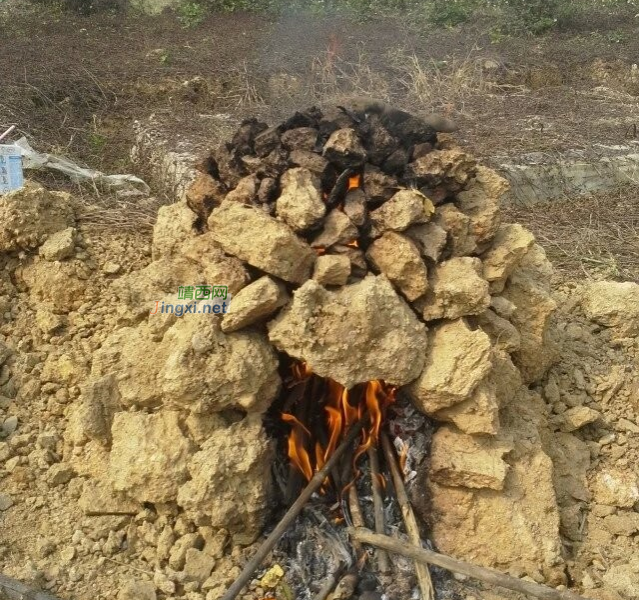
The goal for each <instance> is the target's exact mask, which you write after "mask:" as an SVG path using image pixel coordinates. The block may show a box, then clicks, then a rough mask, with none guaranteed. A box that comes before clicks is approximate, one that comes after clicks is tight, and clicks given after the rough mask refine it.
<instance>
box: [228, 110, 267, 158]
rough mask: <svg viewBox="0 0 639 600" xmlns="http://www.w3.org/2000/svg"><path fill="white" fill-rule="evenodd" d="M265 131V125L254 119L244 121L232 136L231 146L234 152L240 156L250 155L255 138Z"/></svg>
mask: <svg viewBox="0 0 639 600" xmlns="http://www.w3.org/2000/svg"><path fill="white" fill-rule="evenodd" d="M266 129H268V125H267V124H266V123H262V122H261V121H258V120H257V119H255V118H251V119H245V120H244V121H242V123H241V124H240V128H239V129H238V130H237V132H236V133H235V135H234V136H233V139H232V140H231V144H233V147H234V148H235V151H236V152H237V153H238V154H239V155H240V156H244V155H245V154H252V153H253V152H254V144H255V137H256V136H257V135H258V134H260V133H262V132H263V131H265V130H266Z"/></svg>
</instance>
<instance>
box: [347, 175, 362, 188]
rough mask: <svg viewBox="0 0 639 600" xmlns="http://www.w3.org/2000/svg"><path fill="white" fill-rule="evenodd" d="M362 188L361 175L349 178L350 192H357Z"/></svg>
mask: <svg viewBox="0 0 639 600" xmlns="http://www.w3.org/2000/svg"><path fill="white" fill-rule="evenodd" d="M359 187H362V176H361V175H352V176H351V177H349V178H348V190H347V191H349V192H350V191H351V190H356V189H357V188H359Z"/></svg>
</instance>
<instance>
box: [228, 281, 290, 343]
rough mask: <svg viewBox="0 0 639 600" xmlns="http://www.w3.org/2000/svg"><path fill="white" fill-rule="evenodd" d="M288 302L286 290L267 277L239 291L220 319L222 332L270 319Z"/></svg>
mask: <svg viewBox="0 0 639 600" xmlns="http://www.w3.org/2000/svg"><path fill="white" fill-rule="evenodd" d="M288 300H289V297H288V293H287V292H286V288H285V287H284V286H283V285H282V284H281V283H278V282H277V281H274V280H273V279H271V278H270V277H268V276H264V277H260V279H258V280H257V281H254V282H253V283H251V284H249V285H247V286H246V287H245V288H243V289H241V290H240V291H239V292H238V293H237V294H235V296H234V297H233V299H232V300H231V305H230V307H229V310H228V312H227V313H226V315H224V318H223V319H222V331H224V332H225V333H230V332H232V331H237V330H238V329H242V328H244V327H248V326H249V325H252V324H254V323H256V322H258V321H261V320H263V319H266V318H268V317H270V316H271V315H272V314H273V313H274V312H275V311H276V310H277V309H278V308H280V307H281V306H284V305H285V304H286V303H287V302H288Z"/></svg>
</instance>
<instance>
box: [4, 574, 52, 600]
mask: <svg viewBox="0 0 639 600" xmlns="http://www.w3.org/2000/svg"><path fill="white" fill-rule="evenodd" d="M4 596H6V597H7V598H8V599H9V600H22V599H23V598H30V599H32V600H60V598H58V597H57V596H52V595H51V594H49V593H47V592H41V591H39V590H35V589H33V588H32V587H29V586H28V585H26V584H24V583H22V582H21V581H18V580H17V579H12V578H11V577H7V576H6V575H2V574H0V597H4Z"/></svg>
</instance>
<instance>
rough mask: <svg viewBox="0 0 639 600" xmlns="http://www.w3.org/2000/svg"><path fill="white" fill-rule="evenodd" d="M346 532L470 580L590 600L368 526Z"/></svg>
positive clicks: (565, 599) (554, 598)
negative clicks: (410, 542)
mask: <svg viewBox="0 0 639 600" xmlns="http://www.w3.org/2000/svg"><path fill="white" fill-rule="evenodd" d="M348 532H349V534H350V536H351V537H352V539H353V540H357V541H358V542H360V543H362V544H369V545H371V546H375V547H376V548H383V549H384V550H388V551H389V552H393V553H394V554H399V555H401V556H405V557H406V558H411V559H413V560H414V561H415V562H417V563H420V564H423V565H428V564H431V565H436V566H438V567H441V568H442V569H447V570H448V571H452V572H453V573H461V574H462V575H466V576H468V577H472V578H473V579H478V580H479V581H483V582H484V583H489V584H491V585H498V586H501V587H503V588H506V589H508V590H512V591H513V592H519V593H521V594H528V595H529V596H533V597H534V598H539V599H540V600H589V599H588V598H585V597H584V596H580V595H579V594H575V593H574V592H571V591H569V590H556V589H554V588H551V587H548V586H546V585H541V584H539V583H534V582H532V581H524V580H523V579H517V578H516V577H511V576H510V575H504V574H503V573H500V572H499V571H495V570H494V569H487V568H486V567H479V566H477V565H473V564H471V563H467V562H464V561H462V560H457V559H456V558H452V557H450V556H446V555H444V554H439V553H438V552H434V551H432V550H426V549H425V548H421V547H418V546H411V545H407V544H406V543H405V542H402V541H401V540H396V539H395V538H392V537H389V536H387V535H379V534H378V533H373V532H372V531H369V530H368V529H361V528H360V529H354V528H349V529H348Z"/></svg>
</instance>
